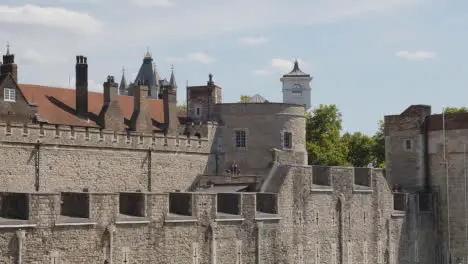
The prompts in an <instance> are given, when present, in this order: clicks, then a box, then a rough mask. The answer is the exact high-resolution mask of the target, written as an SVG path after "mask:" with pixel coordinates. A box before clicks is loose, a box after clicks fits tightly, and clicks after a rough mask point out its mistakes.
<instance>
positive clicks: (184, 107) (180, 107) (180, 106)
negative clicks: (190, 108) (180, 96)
mask: <svg viewBox="0 0 468 264" xmlns="http://www.w3.org/2000/svg"><path fill="white" fill-rule="evenodd" d="M177 109H179V111H184V112H186V111H187V105H186V104H182V105H178V106H177Z"/></svg>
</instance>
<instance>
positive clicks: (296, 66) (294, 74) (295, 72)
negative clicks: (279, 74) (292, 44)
mask: <svg viewBox="0 0 468 264" xmlns="http://www.w3.org/2000/svg"><path fill="white" fill-rule="evenodd" d="M283 76H284V77H288V76H291V77H310V74H307V73H305V72H303V71H301V69H300V68H299V62H298V61H297V60H295V61H294V68H293V70H292V71H291V72H290V73H288V74H285V75H283Z"/></svg>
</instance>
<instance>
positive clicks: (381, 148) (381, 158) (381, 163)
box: [372, 120, 385, 168]
mask: <svg viewBox="0 0 468 264" xmlns="http://www.w3.org/2000/svg"><path fill="white" fill-rule="evenodd" d="M372 138H373V139H374V148H373V150H372V154H373V155H374V158H375V165H376V166H377V167H379V168H385V133H384V122H383V120H380V121H379V129H378V130H377V132H376V133H375V134H374V136H373V137H372Z"/></svg>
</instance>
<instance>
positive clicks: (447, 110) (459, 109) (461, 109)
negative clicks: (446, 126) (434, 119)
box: [444, 106, 468, 114]
mask: <svg viewBox="0 0 468 264" xmlns="http://www.w3.org/2000/svg"><path fill="white" fill-rule="evenodd" d="M466 112H468V108H467V107H464V106H463V107H447V108H445V109H444V113H446V114H456V113H466Z"/></svg>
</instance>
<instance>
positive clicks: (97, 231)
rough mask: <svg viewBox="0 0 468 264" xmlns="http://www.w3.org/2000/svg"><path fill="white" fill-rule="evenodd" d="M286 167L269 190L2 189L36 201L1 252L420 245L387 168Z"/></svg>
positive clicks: (205, 256)
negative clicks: (392, 188)
mask: <svg viewBox="0 0 468 264" xmlns="http://www.w3.org/2000/svg"><path fill="white" fill-rule="evenodd" d="M279 171H280V172H281V173H280V175H281V176H280V178H281V181H282V182H281V185H272V186H269V188H268V189H269V191H272V192H264V193H246V192H243V193H217V194H216V193H204V192H171V193H150V192H115V193H103V192H101V193H95V192H62V193H54V192H27V193H2V195H1V196H0V197H1V198H2V199H1V201H2V207H3V208H4V207H5V206H11V205H12V201H13V199H12V197H14V198H15V199H16V201H15V202H14V203H13V205H14V204H19V203H23V204H27V208H28V210H25V211H20V210H14V211H10V218H9V219H8V220H5V219H2V221H3V223H2V221H0V232H1V233H0V234H1V235H0V237H1V238H2V239H1V240H0V241H4V242H3V243H5V244H4V245H2V247H0V248H1V250H3V252H1V254H0V255H1V256H2V257H0V260H1V261H4V262H6V263H8V262H7V261H9V260H11V261H17V260H18V258H21V260H22V261H23V263H54V262H53V261H56V262H55V263H86V262H88V263H89V262H91V263H104V260H110V259H111V257H110V255H112V260H113V262H110V263H125V261H127V263H350V262H352V263H362V262H366V261H367V262H368V263H395V262H394V261H399V260H400V259H401V260H403V259H407V260H408V261H410V262H411V261H412V260H414V258H415V256H414V249H413V248H412V247H408V246H407V244H406V243H404V241H407V240H408V239H409V238H410V232H409V231H408V229H410V228H412V230H413V231H415V230H414V228H415V223H416V222H414V223H413V224H411V226H408V225H410V224H409V223H407V222H406V221H405V210H408V208H406V205H405V202H404V199H402V198H401V197H399V196H398V195H396V196H395V198H392V197H393V194H392V192H391V191H390V190H389V188H388V186H387V183H386V181H385V178H384V177H383V175H382V172H381V171H380V170H376V169H368V168H362V169H360V168H339V167H321V166H312V167H311V166H298V165H297V166H291V165H284V166H281V167H280V170H279ZM5 204H6V205H5ZM415 211H417V210H415ZM429 216H430V214H428V215H427V216H420V217H418V218H417V219H418V220H417V221H419V222H418V224H420V223H421V222H422V223H427V224H428V225H430V224H431V220H430V219H431V217H429ZM13 218H14V219H13ZM419 226H420V225H419ZM426 228H427V226H426ZM421 234H424V232H419V236H418V237H419V238H421V240H420V241H421V249H422V250H421V252H420V253H419V254H418V255H417V256H418V258H419V259H420V261H422V263H432V262H426V261H427V260H430V259H431V258H432V257H433V251H429V250H427V251H424V250H423V249H424V248H425V247H424V246H432V245H425V244H424V243H426V242H430V241H433V240H432V239H426V240H425V238H427V237H422V236H421ZM428 234H429V236H430V234H431V233H430V232H426V235H428ZM236 261H238V262H236ZM389 261H390V262H389ZM396 263H400V262H396ZM401 263H404V262H401Z"/></svg>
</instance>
